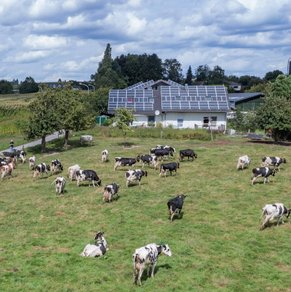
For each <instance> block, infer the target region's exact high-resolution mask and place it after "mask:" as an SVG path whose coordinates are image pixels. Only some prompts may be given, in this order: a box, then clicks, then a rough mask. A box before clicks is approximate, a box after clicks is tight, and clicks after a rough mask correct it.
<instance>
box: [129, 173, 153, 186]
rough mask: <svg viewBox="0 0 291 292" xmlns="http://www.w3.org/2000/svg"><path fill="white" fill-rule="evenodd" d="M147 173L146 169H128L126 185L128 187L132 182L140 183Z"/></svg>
mask: <svg viewBox="0 0 291 292" xmlns="http://www.w3.org/2000/svg"><path fill="white" fill-rule="evenodd" d="M147 175H148V173H147V171H146V170H142V169H135V170H128V171H127V172H126V173H125V178H126V186H127V187H128V186H129V185H130V184H131V183H136V182H138V184H139V185H140V181H141V178H142V177H143V176H147Z"/></svg>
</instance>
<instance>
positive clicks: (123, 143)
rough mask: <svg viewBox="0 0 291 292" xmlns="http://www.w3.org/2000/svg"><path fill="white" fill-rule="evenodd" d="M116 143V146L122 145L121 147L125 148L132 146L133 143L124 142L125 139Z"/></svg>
mask: <svg viewBox="0 0 291 292" xmlns="http://www.w3.org/2000/svg"><path fill="white" fill-rule="evenodd" d="M117 145H118V146H123V147H125V148H131V147H132V146H134V145H135V144H134V143H132V142H126V141H124V142H119V143H117Z"/></svg>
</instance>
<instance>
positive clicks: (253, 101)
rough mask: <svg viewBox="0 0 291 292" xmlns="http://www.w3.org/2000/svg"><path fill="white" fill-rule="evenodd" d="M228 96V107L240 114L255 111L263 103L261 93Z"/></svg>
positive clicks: (231, 94)
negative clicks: (237, 110) (240, 112)
mask: <svg viewBox="0 0 291 292" xmlns="http://www.w3.org/2000/svg"><path fill="white" fill-rule="evenodd" d="M228 96H229V104H230V107H231V108H232V109H239V110H240V111H242V112H248V111H252V110H257V109H258V108H259V107H260V106H261V105H262V103H263V102H264V99H263V97H264V94H263V93H261V92H244V93H230V94H229V95H228Z"/></svg>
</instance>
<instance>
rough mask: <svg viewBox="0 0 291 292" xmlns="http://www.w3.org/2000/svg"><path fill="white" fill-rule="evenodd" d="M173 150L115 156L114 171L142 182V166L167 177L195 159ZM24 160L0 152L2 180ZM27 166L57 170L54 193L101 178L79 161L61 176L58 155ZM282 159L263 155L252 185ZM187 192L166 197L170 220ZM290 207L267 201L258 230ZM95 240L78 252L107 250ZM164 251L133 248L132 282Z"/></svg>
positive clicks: (104, 157) (242, 164)
mask: <svg viewBox="0 0 291 292" xmlns="http://www.w3.org/2000/svg"><path fill="white" fill-rule="evenodd" d="M175 152H176V150H175V148H174V147H172V146H168V145H166V146H163V145H157V146H156V147H155V148H151V149H150V151H149V154H139V155H138V156H137V157H115V158H114V166H113V169H114V171H116V170H117V169H118V168H123V169H125V170H126V171H125V175H124V177H125V181H126V183H125V184H126V186H127V187H129V186H130V185H135V184H138V185H140V184H141V180H142V178H144V177H147V176H148V171H147V170H145V169H144V168H145V166H148V167H149V168H153V169H155V170H157V169H158V168H159V176H163V177H167V175H168V174H169V175H170V176H171V175H173V173H175V174H176V173H177V171H178V169H179V167H180V162H181V161H183V160H184V159H185V158H186V159H187V160H188V161H190V160H191V161H194V159H197V154H196V153H195V151H194V150H193V149H184V150H180V151H179V161H170V162H167V161H165V160H166V159H169V158H173V157H174V154H175ZM18 160H19V161H20V162H21V163H24V162H25V161H26V153H25V151H24V150H22V151H19V152H17V153H15V155H11V154H9V155H8V154H7V153H2V156H0V177H1V180H2V179H4V178H5V177H7V176H11V174H12V171H13V169H14V168H15V167H16V163H17V161H18ZM28 161H29V169H31V170H32V171H33V178H38V177H40V176H43V175H45V174H46V175H49V174H50V173H51V174H56V175H58V176H57V177H56V178H55V180H54V181H53V182H52V184H53V185H54V186H55V192H56V194H57V195H63V194H64V192H65V186H66V183H67V179H68V180H70V181H76V184H77V186H80V184H81V183H83V182H88V183H89V186H90V185H91V184H92V186H93V187H95V186H101V178H100V177H99V176H98V175H97V173H96V171H94V170H92V169H85V170H82V169H81V167H80V166H79V165H78V164H75V165H72V166H70V167H68V172H67V179H65V177H63V176H60V175H59V174H60V173H62V172H63V170H64V168H63V165H62V163H61V161H60V160H59V159H54V160H52V161H51V163H50V164H46V163H44V162H41V163H39V164H37V163H36V157H35V156H32V157H29V159H28ZM101 161H102V162H103V163H107V162H109V152H108V150H106V149H105V150H103V151H102V152H101ZM137 163H141V169H139V168H136V169H132V167H134V166H135V165H136V164H137ZM282 163H286V159H285V158H280V157H275V156H274V157H263V159H262V163H261V165H260V166H258V167H256V168H253V169H252V177H251V185H254V183H255V182H256V181H257V179H258V178H260V177H262V178H263V182H264V184H265V183H268V182H269V178H270V176H275V174H276V173H277V172H278V171H279V170H280V166H281V164H282ZM250 164H251V159H250V157H249V156H248V155H243V156H240V157H239V158H238V161H237V167H236V168H237V170H244V169H247V168H248V167H249V165H250ZM119 188H120V184H118V183H117V182H112V183H109V184H106V185H105V186H104V188H103V202H106V203H107V202H108V203H109V202H112V201H113V200H114V199H117V198H118V197H119V195H118V192H119ZM185 198H186V195H184V194H179V195H176V196H175V197H174V198H172V199H170V200H168V202H167V207H168V212H169V220H170V221H171V222H172V221H173V220H174V218H175V217H180V218H181V217H182V212H181V211H182V208H183V204H184V200H185ZM290 213H291V209H288V208H287V207H286V206H284V204H282V203H274V204H266V205H265V206H264V207H263V209H262V217H263V219H262V224H261V230H262V229H264V228H265V227H267V226H268V225H269V224H270V223H271V222H272V221H274V220H276V221H277V225H278V224H279V223H280V222H283V217H284V216H286V217H287V218H288V217H289V215H290ZM94 239H95V244H87V245H86V246H85V248H84V250H83V252H82V253H81V256H85V257H99V256H103V255H104V254H105V253H106V251H108V244H107V241H106V240H105V238H104V233H103V232H97V234H96V235H95V238H94ZM161 254H164V255H167V256H171V255H172V252H171V250H170V247H169V246H168V245H167V244H161V245H158V244H155V243H151V244H148V245H146V246H143V247H141V248H138V249H136V250H135V252H134V253H133V255H132V258H133V278H134V283H136V284H139V285H141V277H142V274H143V272H144V270H146V268H148V275H151V276H152V277H153V275H154V270H155V265H156V263H157V260H158V257H159V255H161Z"/></svg>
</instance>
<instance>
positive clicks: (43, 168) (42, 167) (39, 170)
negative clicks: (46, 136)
mask: <svg viewBox="0 0 291 292" xmlns="http://www.w3.org/2000/svg"><path fill="white" fill-rule="evenodd" d="M50 170H51V168H50V166H49V165H47V164H45V163H44V162H42V163H40V164H38V165H37V166H35V168H34V172H33V177H37V176H39V175H43V174H44V173H45V174H47V175H48V172H49V171H50Z"/></svg>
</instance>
